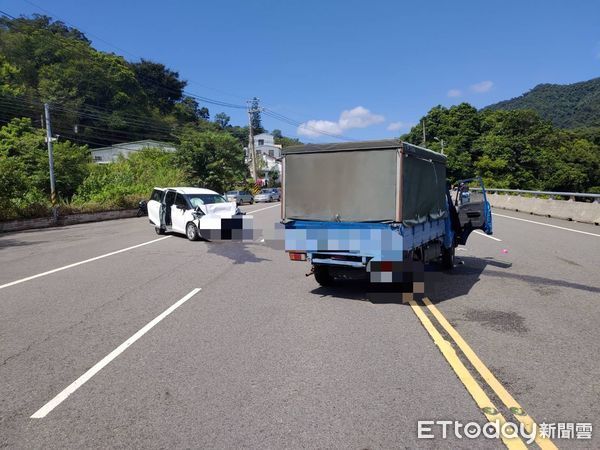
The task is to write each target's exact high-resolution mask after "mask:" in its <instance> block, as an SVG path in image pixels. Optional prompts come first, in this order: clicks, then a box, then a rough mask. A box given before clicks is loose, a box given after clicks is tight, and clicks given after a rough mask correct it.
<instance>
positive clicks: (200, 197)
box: [187, 194, 227, 208]
mask: <svg viewBox="0 0 600 450" xmlns="http://www.w3.org/2000/svg"><path fill="white" fill-rule="evenodd" d="M187 198H188V200H189V201H190V203H191V204H192V207H193V208H197V207H198V206H200V205H209V204H211V203H227V200H225V199H224V198H223V197H222V196H221V195H219V194H188V195H187Z"/></svg>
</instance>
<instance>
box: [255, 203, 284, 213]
mask: <svg viewBox="0 0 600 450" xmlns="http://www.w3.org/2000/svg"><path fill="white" fill-rule="evenodd" d="M277 206H280V205H279V203H277V204H276V205H273V206H267V207H266V208H260V209H254V210H252V211H248V213H250V214H252V213H255V212H259V211H264V210H265V209H271V208H276V207H277Z"/></svg>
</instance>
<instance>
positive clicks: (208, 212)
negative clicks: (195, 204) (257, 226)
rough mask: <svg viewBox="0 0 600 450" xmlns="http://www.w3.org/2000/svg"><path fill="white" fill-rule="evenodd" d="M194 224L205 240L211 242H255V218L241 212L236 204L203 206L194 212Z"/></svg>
mask: <svg viewBox="0 0 600 450" xmlns="http://www.w3.org/2000/svg"><path fill="white" fill-rule="evenodd" d="M194 216H195V219H194V223H195V224H196V226H197V227H198V233H199V234H200V236H201V237H202V238H203V239H207V240H209V241H218V240H234V241H253V240H254V239H255V234H256V233H255V230H254V225H253V217H252V216H247V215H245V214H243V213H241V212H240V210H239V209H238V208H237V206H236V205H235V203H212V204H207V205H201V206H200V207H199V208H198V209H196V211H195V212H194Z"/></svg>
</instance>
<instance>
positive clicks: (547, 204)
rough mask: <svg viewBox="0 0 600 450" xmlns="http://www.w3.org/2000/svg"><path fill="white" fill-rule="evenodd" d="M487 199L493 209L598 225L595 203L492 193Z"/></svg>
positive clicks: (599, 211) (598, 208)
mask: <svg viewBox="0 0 600 450" xmlns="http://www.w3.org/2000/svg"><path fill="white" fill-rule="evenodd" d="M487 198H488V201H489V202H490V205H492V207H494V208H501V209H507V210H511V211H521V212H526V213H529V214H535V215H537V216H545V217H555V218H557V219H565V220H573V221H576V222H584V223H591V224H595V225H600V203H597V202H592V203H588V202H576V201H572V200H553V199H545V198H536V197H522V196H519V195H506V194H492V193H488V194H487Z"/></svg>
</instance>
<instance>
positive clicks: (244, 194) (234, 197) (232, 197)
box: [225, 191, 254, 205]
mask: <svg viewBox="0 0 600 450" xmlns="http://www.w3.org/2000/svg"><path fill="white" fill-rule="evenodd" d="M225 198H226V199H227V201H228V202H235V203H236V204H237V205H243V204H244V203H250V204H252V203H254V197H253V196H252V194H251V193H250V192H248V191H227V192H226V193H225Z"/></svg>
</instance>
